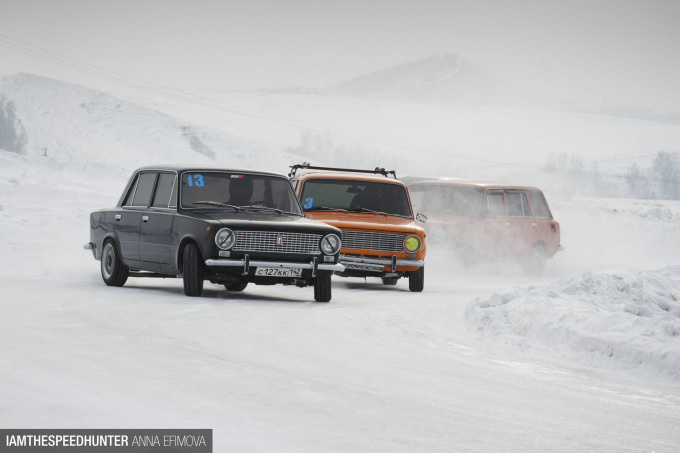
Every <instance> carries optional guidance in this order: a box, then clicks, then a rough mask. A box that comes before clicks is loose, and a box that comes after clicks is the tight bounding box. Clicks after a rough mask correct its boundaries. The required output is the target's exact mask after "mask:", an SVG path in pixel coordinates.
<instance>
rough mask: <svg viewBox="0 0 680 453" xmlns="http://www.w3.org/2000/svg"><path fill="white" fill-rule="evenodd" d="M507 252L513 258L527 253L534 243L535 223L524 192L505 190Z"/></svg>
mask: <svg viewBox="0 0 680 453" xmlns="http://www.w3.org/2000/svg"><path fill="white" fill-rule="evenodd" d="M505 204H506V207H507V219H506V223H507V224H508V225H507V229H508V240H509V242H508V246H509V247H508V251H509V253H511V254H512V255H513V256H523V255H526V254H528V253H529V251H530V250H531V248H532V247H533V245H534V243H535V242H536V238H537V236H536V233H537V226H538V225H537V223H536V221H535V219H534V218H532V214H531V208H530V207H529V202H528V199H527V193H526V191H525V190H512V189H510V190H506V191H505Z"/></svg>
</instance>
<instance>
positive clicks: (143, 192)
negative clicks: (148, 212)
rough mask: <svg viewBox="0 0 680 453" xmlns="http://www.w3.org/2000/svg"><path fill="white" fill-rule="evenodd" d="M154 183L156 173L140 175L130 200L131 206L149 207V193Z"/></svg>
mask: <svg viewBox="0 0 680 453" xmlns="http://www.w3.org/2000/svg"><path fill="white" fill-rule="evenodd" d="M155 183H156V173H142V174H141V175H139V178H138V181H137V187H136V188H135V193H134V195H133V198H132V206H149V201H150V200H151V192H153V186H154V184H155Z"/></svg>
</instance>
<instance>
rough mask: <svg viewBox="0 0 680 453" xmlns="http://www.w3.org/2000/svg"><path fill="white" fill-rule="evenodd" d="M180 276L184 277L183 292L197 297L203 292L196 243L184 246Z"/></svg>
mask: <svg viewBox="0 0 680 453" xmlns="http://www.w3.org/2000/svg"><path fill="white" fill-rule="evenodd" d="M183 257H184V260H183V264H182V277H183V279H184V294H186V295H187V296H190V297H198V296H200V295H201V294H203V267H202V263H201V252H200V250H199V249H198V246H197V245H196V244H193V243H191V244H187V245H186V247H184V255H183Z"/></svg>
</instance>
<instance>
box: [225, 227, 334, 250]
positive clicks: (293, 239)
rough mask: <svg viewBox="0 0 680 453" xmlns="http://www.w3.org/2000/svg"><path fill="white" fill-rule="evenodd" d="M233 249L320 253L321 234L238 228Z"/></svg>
mask: <svg viewBox="0 0 680 453" xmlns="http://www.w3.org/2000/svg"><path fill="white" fill-rule="evenodd" d="M234 233H235V235H236V242H235V243H234V247H233V250H236V251H240V252H273V253H299V254H306V255H319V254H320V253H321V249H320V248H319V242H321V235H319V234H307V233H284V232H279V231H243V230H237V231H235V232H234Z"/></svg>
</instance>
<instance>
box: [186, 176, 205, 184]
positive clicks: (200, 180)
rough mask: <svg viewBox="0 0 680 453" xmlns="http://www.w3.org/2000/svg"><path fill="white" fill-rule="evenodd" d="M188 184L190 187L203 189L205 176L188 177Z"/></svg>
mask: <svg viewBox="0 0 680 453" xmlns="http://www.w3.org/2000/svg"><path fill="white" fill-rule="evenodd" d="M187 182H188V184H189V187H194V186H196V187H203V185H204V184H205V183H204V182H203V175H187Z"/></svg>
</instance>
